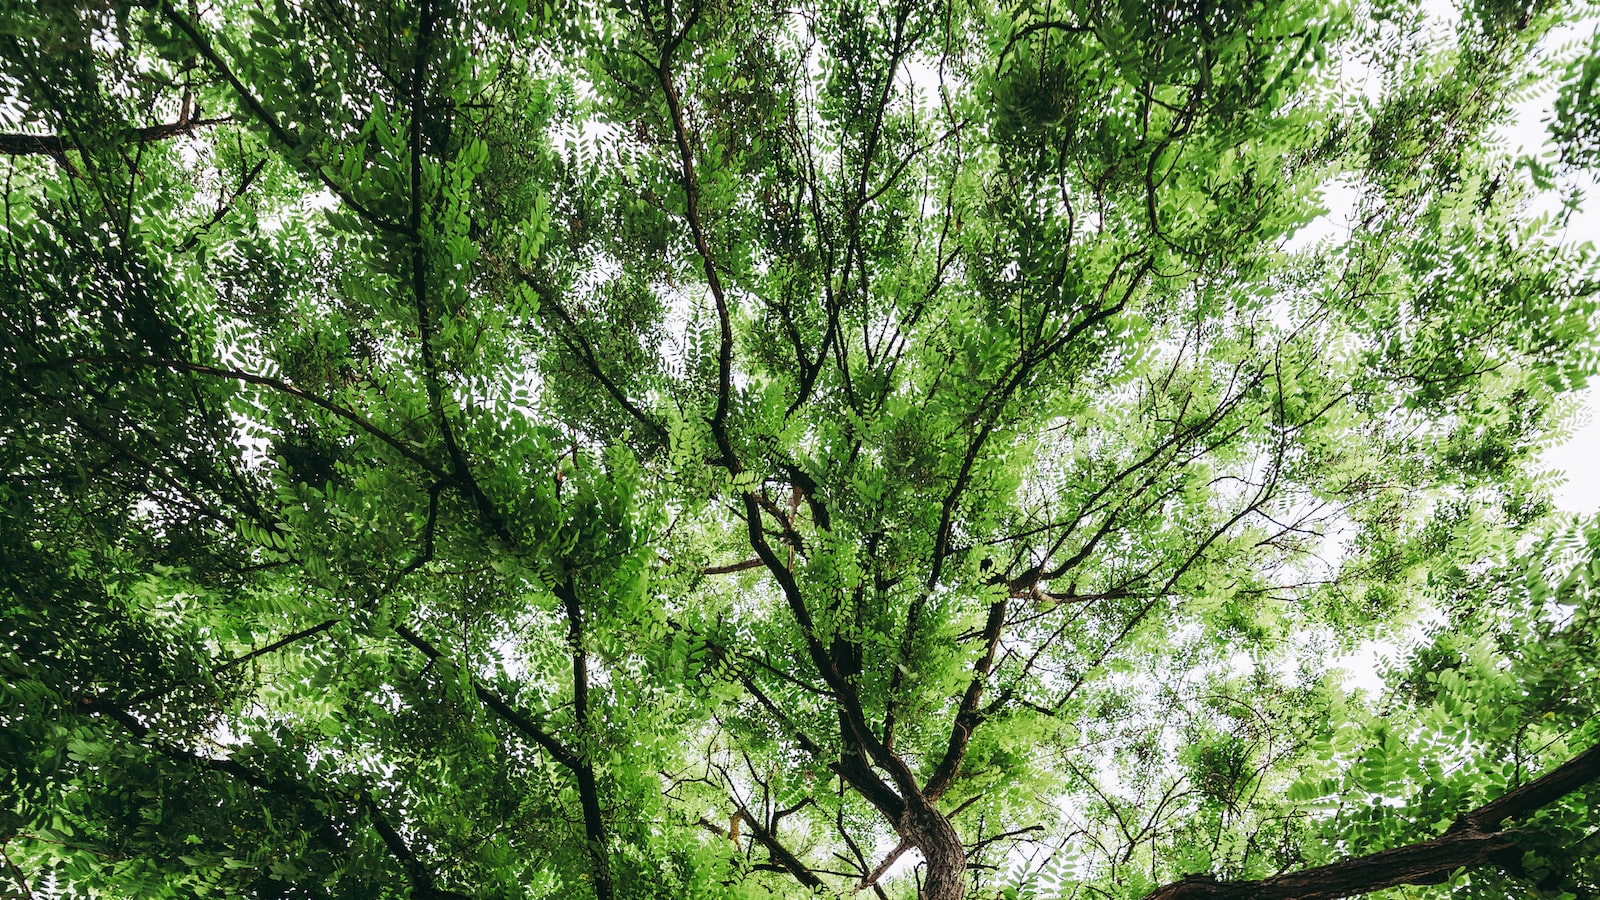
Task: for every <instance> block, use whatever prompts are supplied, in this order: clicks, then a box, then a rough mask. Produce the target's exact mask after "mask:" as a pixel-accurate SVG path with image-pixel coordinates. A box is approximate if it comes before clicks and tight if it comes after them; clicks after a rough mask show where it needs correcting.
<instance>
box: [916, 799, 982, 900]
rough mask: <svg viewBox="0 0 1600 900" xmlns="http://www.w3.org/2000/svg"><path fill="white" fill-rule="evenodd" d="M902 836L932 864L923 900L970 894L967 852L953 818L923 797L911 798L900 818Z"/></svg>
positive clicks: (954, 898) (958, 898)
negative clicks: (952, 820)
mask: <svg viewBox="0 0 1600 900" xmlns="http://www.w3.org/2000/svg"><path fill="white" fill-rule="evenodd" d="M900 836H901V837H903V838H905V839H906V840H907V841H910V842H911V844H912V845H913V846H915V847H916V848H917V849H918V850H921V851H922V858H923V860H924V861H926V862H927V864H928V879H927V881H925V882H923V885H922V896H921V898H920V900H961V898H962V896H963V895H965V894H966V892H967V852H966V848H964V847H963V846H962V845H961V838H960V837H959V836H958V835H957V834H956V829H955V827H954V826H952V825H951V824H950V819H949V817H947V816H946V815H945V814H944V813H942V812H939V810H938V809H936V808H934V805H933V804H932V803H929V802H928V801H926V800H924V799H923V798H921V797H914V798H911V799H910V800H909V801H908V802H907V803H906V811H905V813H904V814H903V815H902V816H901V817H900Z"/></svg>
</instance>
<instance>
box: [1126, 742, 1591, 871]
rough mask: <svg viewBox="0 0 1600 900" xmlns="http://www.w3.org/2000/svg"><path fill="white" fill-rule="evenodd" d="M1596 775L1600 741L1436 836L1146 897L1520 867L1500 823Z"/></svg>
mask: <svg viewBox="0 0 1600 900" xmlns="http://www.w3.org/2000/svg"><path fill="white" fill-rule="evenodd" d="M1596 778H1600V744H1597V745H1595V746H1593V747H1590V748H1589V749H1588V750H1587V751H1585V752H1583V753H1580V754H1578V755H1577V756H1575V757H1573V758H1572V759H1570V760H1568V761H1567V762H1565V763H1563V764H1561V765H1559V766H1557V767H1556V768H1555V769H1553V770H1551V771H1550V772H1549V773H1547V774H1546V775H1544V776H1543V777H1542V778H1539V779H1537V780H1535V781H1531V782H1529V783H1528V784H1525V785H1523V786H1522V787H1519V788H1516V789H1515V790H1513V791H1511V792H1509V793H1507V794H1505V795H1504V796H1502V797H1501V798H1500V799H1498V800H1493V801H1491V802H1489V803H1486V804H1484V805H1483V806H1480V807H1478V808H1477V809H1474V810H1472V811H1470V812H1467V813H1463V814H1462V815H1461V816H1460V817H1459V818H1457V819H1456V824H1454V825H1452V826H1451V827H1450V829H1449V830H1448V831H1446V832H1445V833H1444V834H1442V835H1440V836H1438V837H1436V838H1430V839H1428V840H1425V841H1418V842H1417V843H1414V844H1408V845H1406V846H1404V847H1394V848H1391V849H1388V850H1379V851H1377V852H1375V853H1368V854H1366V855H1365V856H1356V857H1352V858H1350V859H1344V860H1340V861H1339V862H1336V863H1330V864H1328V865H1325V866H1317V867H1315V868H1311V869H1306V870H1304V871H1300V872H1291V873H1288V874H1285V875H1275V876H1273V877H1271V878H1263V879H1260V880H1258V881H1232V882H1224V881H1217V880H1216V879H1215V878H1213V877H1211V876H1208V875H1194V876H1190V877H1188V878H1185V879H1183V880H1182V881H1176V882H1173V883H1171V884H1168V885H1166V886H1164V887H1161V888H1158V889H1157V890H1155V891H1153V892H1151V893H1150V894H1148V895H1146V897H1145V900H1338V898H1341V897H1353V896H1355V895H1357V894H1366V893H1370V892H1372V891H1378V890H1382V889H1384V888H1389V887H1395V886H1397V885H1402V884H1441V883H1443V882H1445V881H1447V880H1449V878H1450V876H1451V874H1452V873H1454V872H1455V871H1456V870H1458V869H1463V868H1465V869H1474V868H1480V867H1483V866H1487V865H1502V866H1509V867H1516V866H1517V865H1519V864H1520V862H1521V859H1522V848H1521V847H1519V846H1518V845H1517V843H1516V841H1515V840H1514V833H1513V832H1505V831H1501V830H1499V829H1500V824H1501V823H1502V822H1504V821H1505V820H1506V819H1511V818H1520V817H1523V816H1526V815H1529V814H1530V813H1533V812H1536V811H1538V810H1540V809H1543V808H1544V807H1546V806H1549V805H1550V804H1552V803H1555V802H1556V801H1558V800H1560V799H1561V798H1563V797H1565V796H1567V795H1568V794H1570V793H1572V792H1573V791H1575V790H1577V789H1578V788H1580V787H1583V786H1584V785H1586V784H1588V783H1589V782H1591V781H1593V780H1595V779H1596Z"/></svg>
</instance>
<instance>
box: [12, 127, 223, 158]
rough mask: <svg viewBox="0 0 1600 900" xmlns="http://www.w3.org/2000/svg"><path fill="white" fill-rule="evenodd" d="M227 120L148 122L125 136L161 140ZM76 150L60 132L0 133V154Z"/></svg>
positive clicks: (140, 140) (139, 140)
mask: <svg viewBox="0 0 1600 900" xmlns="http://www.w3.org/2000/svg"><path fill="white" fill-rule="evenodd" d="M227 121H229V120H228V119H227V118H220V119H196V120H194V121H192V122H170V123H166V124H162V125H149V126H146V127H144V128H135V129H133V130H131V131H129V132H128V138H127V139H128V141H129V142H131V143H136V144H144V143H149V142H151V141H164V140H167V139H168V138H175V137H178V136H179V135H185V134H193V133H194V130H195V129H196V128H203V127H205V126H208V125H220V124H222V123H224V122H227ZM76 149H78V145H77V144H76V143H75V142H74V141H73V140H72V139H71V138H67V137H63V136H62V135H59V134H0V156H43V155H49V156H60V155H61V154H63V153H65V152H67V151H68V150H76Z"/></svg>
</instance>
